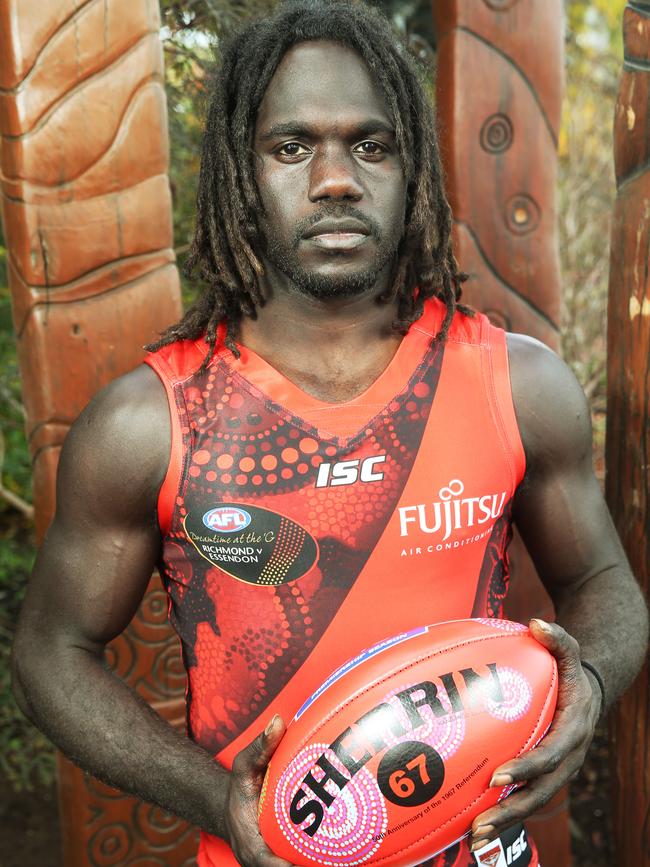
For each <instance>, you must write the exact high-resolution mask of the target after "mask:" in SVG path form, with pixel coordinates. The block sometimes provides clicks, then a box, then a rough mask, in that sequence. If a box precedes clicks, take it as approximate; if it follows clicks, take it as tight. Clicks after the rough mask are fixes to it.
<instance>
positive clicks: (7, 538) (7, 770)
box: [0, 229, 54, 790]
mask: <svg viewBox="0 0 650 867" xmlns="http://www.w3.org/2000/svg"><path fill="white" fill-rule="evenodd" d="M0 472H1V473H2V476H1V479H0V482H1V484H0V487H2V488H3V490H4V491H6V492H7V493H6V496H8V497H10V498H13V499H12V501H11V502H9V501H8V500H7V499H6V497H5V496H3V498H1V499H0V775H2V776H3V777H4V778H5V779H6V780H7V781H8V783H9V784H10V785H11V786H12V787H13V788H14V789H17V790H20V789H29V788H32V787H33V786H34V785H38V784H44V785H47V784H50V783H51V782H52V779H53V776H54V752H53V749H52V746H51V744H50V743H49V742H48V741H47V739H46V738H45V737H44V736H43V735H42V734H41V733H40V732H39V731H38V730H37V729H35V728H34V727H33V726H32V725H30V724H29V723H28V722H27V721H26V720H25V718H24V717H23V715H22V714H21V712H20V711H19V710H18V708H17V707H16V704H15V702H14V700H13V695H12V691H11V683H10V675H9V656H10V649H11V643H12V640H13V634H14V628H15V623H16V618H17V616H18V610H19V608H20V603H21V601H22V598H23V596H24V592H25V587H26V584H27V577H28V575H29V573H30V571H31V568H32V564H33V562H34V556H35V546H34V531H33V526H32V522H31V518H30V514H29V512H30V500H31V486H32V476H31V462H30V459H29V453H28V450H27V443H26V441H25V412H24V409H23V406H22V403H21V389H20V378H19V375H18V364H17V360H16V343H15V338H14V333H13V324H12V318H11V304H10V297H9V289H8V288H7V269H6V250H5V247H4V244H3V239H2V231H1V229H0ZM21 508H22V509H23V511H21Z"/></svg>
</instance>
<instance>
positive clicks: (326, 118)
mask: <svg viewBox="0 0 650 867" xmlns="http://www.w3.org/2000/svg"><path fill="white" fill-rule="evenodd" d="M222 58H223V59H222V66H221V70H220V71H219V74H218V76H217V79H216V81H215V83H214V93H213V99H212V104H211V107H210V111H209V117H208V122H207V129H206V135H205V142H204V150H203V158H202V166H201V176H200V183H199V194H198V220H197V229H196V235H195V240H194V245H193V250H192V255H191V261H190V264H191V267H192V268H194V270H195V271H196V272H198V273H199V274H200V275H201V276H202V277H203V279H204V280H205V282H206V283H207V288H206V291H205V293H204V295H203V296H202V297H201V298H200V299H199V301H198V302H197V304H196V305H195V306H194V307H193V308H192V309H191V310H190V311H189V312H188V313H187V314H186V316H185V317H184V319H183V320H182V321H181V322H180V323H179V324H177V325H175V326H173V327H172V328H170V329H169V330H168V331H167V332H166V333H165V334H164V335H163V337H162V339H161V340H160V341H159V342H158V344H156V346H155V347H153V348H154V349H155V350H156V351H155V352H153V353H152V354H151V355H150V356H149V357H148V359H147V362H148V363H147V365H146V366H142V367H140V368H139V369H137V370H135V371H133V372H132V373H130V374H128V375H127V376H125V377H122V378H121V379H119V380H117V381H116V382H114V383H113V384H112V385H111V386H109V387H108V388H107V389H105V390H104V391H103V392H102V393H101V394H99V395H98V396H97V397H96V398H95V399H94V400H93V401H92V402H91V404H90V405H89V407H88V408H87V409H86V410H85V411H84V413H83V414H82V415H81V417H80V418H79V420H78V421H77V423H76V424H75V425H74V427H73V429H72V430H71V432H70V434H69V437H68V439H67V441H66V444H65V447H64V450H63V453H62V456H61V463H60V472H59V483H58V491H57V513H56V517H55V520H54V522H53V525H52V527H51V529H50V531H49V533H48V536H47V539H46V541H45V543H44V545H43V548H42V550H41V552H40V554H39V558H38V562H37V565H36V568H35V571H34V576H33V579H32V582H31V585H30V589H29V594H28V598H27V600H26V603H25V607H24V611H23V616H22V621H21V625H20V628H19V632H18V635H17V639H16V648H15V682H16V694H17V696H18V698H19V701H20V703H21V706H22V707H23V708H24V710H25V712H26V713H28V714H29V715H30V716H31V718H32V719H33V720H34V721H35V722H36V723H37V724H38V725H39V726H41V728H43V730H44V731H46V732H47V734H48V735H49V736H50V737H51V738H52V740H53V741H54V742H55V743H57V744H58V746H59V747H60V748H61V749H62V750H63V751H64V752H65V753H66V754H68V755H69V756H71V757H72V758H73V759H74V760H75V761H77V762H78V763H79V764H80V765H81V766H83V767H85V768H87V769H88V770H89V771H90V772H91V773H93V774H95V775H96V776H98V777H99V778H101V779H103V780H105V781H107V782H109V783H111V784H112V785H115V786H117V787H119V788H121V789H123V790H125V791H127V792H131V793H134V794H136V795H138V796H139V797H141V798H144V799H146V800H149V801H152V802H154V803H157V804H159V805H160V806H162V807H163V808H165V809H167V810H169V811H171V812H174V813H176V814H177V815H179V816H181V817H183V818H186V819H187V820H188V821H190V822H192V823H193V824H195V825H197V826H199V827H200V828H201V829H202V830H203V831H204V832H205V833H204V834H203V836H202V843H201V850H200V853H199V864H200V865H216V864H218V865H219V867H221V865H226V864H233V863H235V859H237V861H238V862H239V863H241V864H243V865H247V867H249V865H250V867H253V865H255V867H283V865H286V862H284V861H282V860H280V859H279V858H277V857H276V856H274V855H273V854H272V853H271V852H270V851H269V850H268V849H267V847H266V846H265V844H264V842H263V840H262V838H261V836H260V834H259V830H258V826H257V803H258V798H259V792H260V787H261V783H262V779H263V775H264V770H265V768H266V765H267V763H268V760H269V758H270V757H271V755H272V753H273V751H274V749H275V747H276V746H277V744H278V742H279V740H280V738H281V736H282V734H283V730H284V723H283V720H284V721H287V720H289V719H290V718H291V716H292V715H293V714H294V713H295V711H296V710H297V708H298V707H299V706H300V704H302V702H303V701H304V700H305V698H306V697H307V696H308V695H309V694H310V693H311V692H313V690H314V689H315V688H316V687H317V686H318V684H319V683H320V681H321V680H322V679H324V677H325V676H326V675H327V674H328V673H329V672H330V671H331V670H333V669H334V668H335V667H336V666H337V665H338V664H340V663H341V662H343V661H345V659H347V658H349V657H350V656H353V655H354V654H356V653H358V652H359V651H360V650H361V649H362V648H363V647H364V646H366V645H368V644H371V643H373V642H374V641H376V640H380V639H382V638H385V637H387V636H388V635H390V634H394V633H397V632H400V631H402V630H405V629H409V628H412V627H414V626H419V625H422V623H426V622H434V621H436V620H443V619H453V618H461V617H468V616H482V617H488V616H498V615H499V613H500V610H501V603H502V601H503V597H504V595H505V592H506V588H507V580H506V579H507V556H506V546H507V542H508V540H509V534H510V524H511V521H512V520H513V519H514V520H515V521H516V522H517V525H518V526H519V528H520V530H521V532H522V534H523V536H524V539H525V541H526V543H527V545H528V547H529V550H530V551H531V553H532V555H533V557H534V560H535V564H536V566H537V568H538V571H539V573H540V575H541V576H542V578H543V580H544V582H545V584H546V586H547V588H548V590H549V592H550V593H551V595H552V597H553V599H554V602H555V604H556V608H557V615H558V623H559V624H561V626H559V625H549V624H544V623H542V622H541V621H532V622H531V627H530V628H531V631H532V632H533V634H534V636H535V637H536V638H537V639H538V640H539V641H540V642H541V643H542V644H544V645H545V646H546V647H547V648H548V649H549V650H550V651H551V652H552V653H553V654H554V655H555V656H556V658H557V661H558V666H559V672H560V694H559V703H558V709H557V712H556V716H555V719H554V723H553V726H552V729H551V731H550V733H549V734H548V736H547V737H546V739H545V740H544V742H543V743H542V744H541V745H540V746H539V747H538V748H537V749H535V750H534V751H532V752H530V753H528V754H526V755H524V756H522V757H520V758H519V759H517V760H514V759H513V761H511V762H508V763H507V764H506V765H504V766H502V767H501V768H500V769H499V770H498V771H497V773H496V774H495V775H494V778H493V780H492V783H493V785H495V786H499V787H504V786H507V785H509V784H511V783H520V782H526V783H527V785H526V787H525V788H524V789H523V790H522V791H520V792H516V793H514V794H512V795H511V796H510V797H509V798H508V799H506V800H504V801H502V802H501V803H500V804H499V805H498V806H497V807H495V808H493V809H491V810H489V811H487V812H486V813H484V814H483V815H481V816H479V817H478V818H477V819H476V821H475V822H474V825H473V829H472V835H471V837H470V838H468V839H466V840H465V841H463V842H462V843H459V844H457V845H456V846H454V847H452V849H451V850H449V851H448V852H446V853H444V854H443V855H441V856H440V857H439V859H438V860H437V861H436V862H435V863H436V865H443V864H444V865H451V864H458V865H461V864H462V865H466V864H472V863H475V860H474V856H473V855H472V854H471V852H470V849H472V850H473V851H480V850H481V849H482V847H483V846H484V845H486V844H487V842H488V841H490V840H493V839H495V838H497V837H498V836H499V835H502V836H501V840H502V842H503V844H504V845H505V844H506V843H507V841H508V840H509V839H510V838H509V836H508V835H514V836H515V837H519V836H520V835H521V829H520V828H518V827H516V826H517V824H518V823H520V822H521V821H522V820H523V819H525V818H526V817H527V816H528V815H530V814H531V813H532V812H534V811H535V810H536V809H538V808H539V807H540V806H541V805H542V804H544V803H545V802H546V801H547V800H548V799H549V798H550V797H551V796H552V794H553V793H554V792H555V791H556V790H557V789H558V788H560V787H561V786H562V785H563V784H564V783H565V782H566V781H567V780H568V779H569V778H570V777H571V776H572V775H573V774H575V773H576V771H577V770H578V768H579V767H580V765H581V763H582V761H583V758H584V755H585V752H586V749H587V747H588V744H589V742H590V740H591V737H592V733H593V729H594V725H595V722H596V719H597V718H598V716H599V714H600V713H601V712H602V711H603V710H604V709H605V706H606V703H610V702H611V701H613V700H614V699H615V698H616V697H617V695H618V694H619V693H620V692H621V691H622V690H623V689H624V688H625V686H626V685H627V684H629V682H630V680H631V679H632V677H633V676H634V674H635V672H636V671H637V669H638V667H639V665H640V662H641V659H642V656H643V653H644V649H645V646H646V641H647V638H646V636H647V617H646V610H645V605H644V602H643V599H642V596H641V594H640V592H639V589H638V587H637V585H636V583H635V581H634V579H633V577H632V576H631V574H630V572H629V568H628V566H627V564H626V561H625V557H624V554H623V552H622V550H621V548H620V545H619V542H618V540H617V538H616V535H615V532H614V530H613V528H612V524H611V521H610V519H609V516H608V514H607V510H606V507H605V505H604V503H603V501H602V498H601V495H600V492H599V489H598V485H597V483H596V481H595V479H594V477H593V474H592V470H591V458H590V454H591V452H590V427H589V413H588V410H587V407H586V404H585V401H584V398H583V396H582V394H581V392H580V390H579V388H578V386H577V384H576V382H575V380H574V378H573V377H572V375H571V374H570V372H569V371H568V369H567V368H566V367H565V366H564V365H563V363H562V362H561V361H560V360H559V359H558V358H556V357H555V356H554V355H553V354H552V353H551V352H549V351H548V350H546V349H545V348H544V347H542V346H541V345H539V344H538V343H536V342H535V341H533V340H530V339H527V338H524V337H521V336H515V335H508V336H507V339H506V336H505V334H504V333H503V332H501V331H499V330H498V329H495V328H493V327H492V326H490V325H489V323H488V322H487V320H485V319H484V318H483V317H481V316H479V315H474V314H472V313H471V311H468V310H466V309H465V308H460V307H459V306H457V304H456V301H457V298H458V296H459V294H460V291H459V290H460V284H461V282H462V280H463V275H462V274H461V273H460V272H459V270H458V268H457V266H456V262H455V259H454V256H453V252H452V249H451V245H450V227H451V215H450V212H449V207H448V205H447V203H446V200H445V197H444V190H443V185H442V180H441V172H440V163H439V157H438V150H437V145H436V139H435V135H434V128H433V123H432V120H431V118H430V115H429V112H428V109H427V102H426V98H425V95H424V93H423V91H422V88H421V86H420V84H419V82H418V78H417V75H416V73H415V72H414V70H413V67H412V64H411V62H410V60H409V59H408V58H407V56H406V53H405V52H404V50H403V49H402V48H401V47H400V46H399V45H397V44H396V42H395V40H394V37H393V36H392V34H391V31H390V28H389V27H388V25H387V24H386V23H385V22H384V21H383V19H381V18H380V17H379V16H378V15H377V14H376V13H374V12H371V11H370V10H368V9H366V8H365V7H363V6H357V5H353V4H348V3H339V2H333V3H327V4H324V3H314V2H299V3H296V4H291V5H289V6H287V7H285V8H283V9H282V10H280V11H279V12H278V13H277V14H276V15H275V16H274V17H273V18H271V19H268V20H265V21H262V22H259V23H257V24H256V25H254V26H252V27H250V28H248V29H246V30H245V31H243V32H242V34H240V35H239V36H238V37H237V38H236V39H234V40H233V41H232V42H231V43H230V44H229V45H228V46H225V47H224V48H223V55H222ZM157 562H159V563H160V569H161V574H162V575H163V577H164V580H165V584H166V586H167V589H168V592H169V595H170V600H171V619H172V622H173V624H174V626H175V628H176V629H177V631H178V633H179V635H180V637H181V641H182V648H183V656H184V661H185V665H186V667H187V670H188V686H189V689H188V730H189V734H190V738H185V737H183V736H181V735H179V734H177V733H175V732H174V731H173V730H172V729H171V728H170V727H169V726H168V725H167V724H166V723H165V722H164V721H163V720H161V719H160V718H159V717H158V716H157V715H156V714H155V713H154V712H153V711H152V710H151V709H150V708H149V707H148V706H147V705H146V704H145V703H144V702H142V701H141V700H140V699H139V698H138V696H136V695H135V694H133V693H132V692H131V691H130V690H129V689H128V688H127V687H126V686H125V685H124V684H122V683H121V682H120V681H118V680H117V679H116V678H115V677H113V676H112V675H111V674H110V673H109V672H108V671H107V670H106V669H105V667H104V666H103V664H102V652H103V649H104V647H105V645H106V643H107V642H108V641H110V640H111V639H112V638H113V637H114V636H115V635H117V634H119V632H120V631H121V630H122V629H124V627H125V626H126V625H127V624H128V622H129V620H130V618H131V617H132V615H133V613H134V612H135V610H136V608H137V606H138V603H139V601H140V599H141V597H142V594H143V592H144V590H145V588H146V585H147V582H148V579H149V576H150V574H151V571H152V568H153V566H154V565H155V564H156V563H157ZM581 660H582V664H581ZM262 730H263V731H262ZM260 732H262V733H261V734H260ZM215 756H216V757H217V758H218V759H219V761H220V762H222V763H223V764H224V765H225V766H226V767H230V766H232V770H231V771H229V770H226V769H225V768H224V767H222V766H221V765H220V764H219V763H217V762H215V761H214V757H215ZM513 827H514V828H515V830H514V831H513V830H512V829H513ZM524 839H525V838H524ZM526 842H527V845H526V847H525V849H523V847H522V849H523V851H524V852H525V854H524V855H523V856H522V858H521V861H520V862H519V863H520V864H521V865H524V864H527V863H529V864H533V865H534V864H536V863H538V862H537V856H536V851H535V848H534V844H533V843H532V841H529V840H527V841H526ZM232 853H234V857H233V855H232Z"/></svg>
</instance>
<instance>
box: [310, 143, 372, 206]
mask: <svg viewBox="0 0 650 867" xmlns="http://www.w3.org/2000/svg"><path fill="white" fill-rule="evenodd" d="M356 168H357V167H356V165H355V162H354V157H353V156H352V155H351V154H350V153H349V152H347V150H345V151H344V149H342V148H334V147H330V148H326V149H325V150H324V151H322V152H321V153H320V154H316V155H315V156H314V158H313V159H312V163H311V172H310V177H309V200H310V201H311V202H318V201H321V200H322V199H350V200H352V201H358V200H359V199H360V198H361V196H362V195H363V187H362V186H361V184H360V182H359V179H358V177H357V174H356Z"/></svg>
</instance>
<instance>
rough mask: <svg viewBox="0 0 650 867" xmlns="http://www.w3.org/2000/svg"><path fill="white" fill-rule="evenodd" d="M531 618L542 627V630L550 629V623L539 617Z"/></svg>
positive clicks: (548, 630)
mask: <svg viewBox="0 0 650 867" xmlns="http://www.w3.org/2000/svg"><path fill="white" fill-rule="evenodd" d="M533 620H534V621H535V623H536V624H537V625H538V626H539V628H540V629H542V630H543V631H544V632H550V631H551V627H550V625H549V624H548V623H547V622H546V621H545V620H540V618H539V617H533Z"/></svg>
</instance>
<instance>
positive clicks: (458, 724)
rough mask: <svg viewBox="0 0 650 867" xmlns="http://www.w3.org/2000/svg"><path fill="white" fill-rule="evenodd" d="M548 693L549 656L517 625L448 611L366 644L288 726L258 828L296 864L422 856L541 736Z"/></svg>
mask: <svg viewBox="0 0 650 867" xmlns="http://www.w3.org/2000/svg"><path fill="white" fill-rule="evenodd" d="M556 699H557V667H556V663H555V659H554V658H553V656H552V655H551V654H550V653H549V652H548V651H547V650H546V648H544V647H542V645H541V644H539V643H538V642H537V641H536V640H535V639H534V638H533V637H532V635H531V634H530V632H529V631H528V629H527V628H526V627H525V626H522V625H521V624H519V623H511V622H510V621H507V620H456V621H449V622H446V623H438V624H436V625H434V626H426V627H422V628H421V629H415V630H413V631H411V632H407V633H403V634H401V635H397V636H395V637H394V638H390V639H388V640H386V641H383V642H381V643H380V644H376V645H375V646H374V647H371V648H369V649H368V650H366V651H364V652H363V653H361V654H359V655H358V656H357V657H355V658H354V659H351V660H350V661H349V662H348V663H346V664H345V665H343V666H342V667H341V668H339V669H338V670H337V671H335V672H334V673H333V674H332V675H331V676H330V677H329V678H328V679H327V680H326V681H325V682H324V683H323V684H322V686H321V687H320V688H319V689H318V690H317V691H316V692H315V693H314V694H313V695H312V696H311V697H310V698H309V699H308V700H307V701H306V702H305V703H304V705H303V706H302V707H301V708H300V710H299V711H298V712H297V713H296V716H295V717H294V719H293V720H292V721H291V723H290V724H289V726H288V727H287V731H286V733H285V735H284V737H283V738H282V740H281V742H280V744H279V746H278V748H277V750H276V752H275V754H274V755H273V758H272V759H271V762H270V764H269V767H268V771H267V775H266V778H265V781H264V785H263V788H262V793H261V797H260V814H259V820H260V829H261V832H262V835H263V837H264V839H265V840H266V842H267V844H268V845H269V847H270V848H271V849H272V850H273V852H275V853H276V854H277V855H279V856H280V857H282V858H286V859H287V860H288V861H290V862H291V863H292V864H297V865H304V867H312V865H321V864H322V865H332V867H336V865H352V864H365V865H372V864H380V865H382V867H408V865H414V864H420V863H422V862H423V861H425V860H426V859H427V858H430V857H431V856H433V855H435V854H436V853H438V852H440V851H442V850H443V849H446V848H447V847H448V846H450V845H451V844H452V843H454V842H455V841H456V840H458V839H459V838H461V837H463V836H464V835H465V834H467V833H468V831H469V829H470V826H471V823H472V820H473V819H474V818H475V817H476V816H477V815H478V814H479V813H482V812H483V811H484V810H486V809H487V808H488V807H491V806H493V805H494V804H496V803H497V801H498V800H500V799H501V798H503V797H505V796H506V795H507V794H509V791H510V790H511V789H512V787H507V788H505V789H490V788H489V782H490V779H491V777H492V773H493V771H494V770H495V769H496V768H497V767H498V766H499V765H500V764H502V763H503V762H505V761H507V760H508V759H512V758H514V757H515V756H518V755H519V754H520V753H523V752H525V751H527V750H530V749H532V748H533V747H534V746H535V745H536V744H537V743H538V742H539V741H540V740H541V738H542V737H543V736H544V734H545V732H546V731H547V729H548V727H549V725H550V723H551V721H552V719H553V714H554V711H555V704H556Z"/></svg>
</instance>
